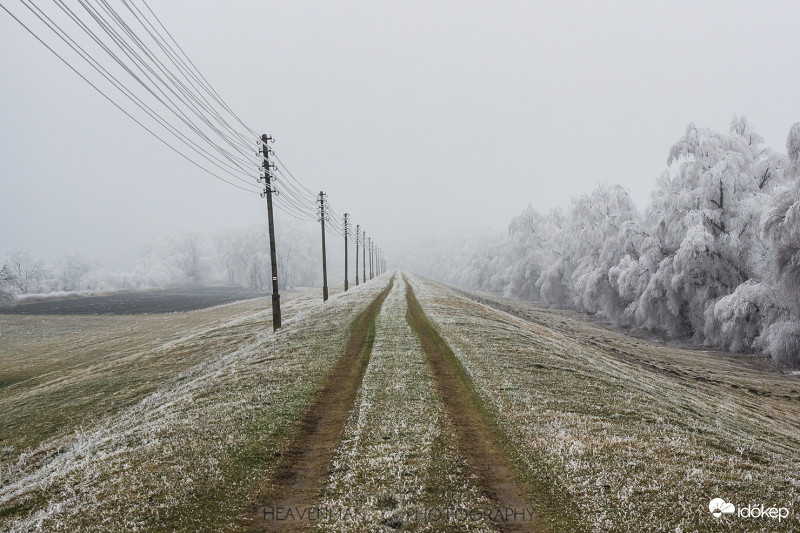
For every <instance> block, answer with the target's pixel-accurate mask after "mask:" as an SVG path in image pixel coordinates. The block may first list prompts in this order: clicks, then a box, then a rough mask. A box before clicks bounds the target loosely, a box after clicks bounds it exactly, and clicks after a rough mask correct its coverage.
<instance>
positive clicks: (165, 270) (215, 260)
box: [0, 220, 321, 305]
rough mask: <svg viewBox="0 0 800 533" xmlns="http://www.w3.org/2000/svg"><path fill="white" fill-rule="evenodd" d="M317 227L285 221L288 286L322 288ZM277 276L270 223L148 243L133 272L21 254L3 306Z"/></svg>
mask: <svg viewBox="0 0 800 533" xmlns="http://www.w3.org/2000/svg"><path fill="white" fill-rule="evenodd" d="M315 229H316V227H315V226H314V225H313V224H311V225H308V224H306V225H302V224H299V223H293V222H292V221H291V220H287V221H281V224H280V225H279V228H278V231H277V235H276V239H277V241H278V247H277V248H278V270H279V276H280V278H279V279H280V280H281V288H292V287H296V286H309V285H314V284H317V283H318V281H319V278H320V274H319V270H320V268H319V264H320V263H321V259H320V257H321V252H320V248H319V243H318V242H317V241H318V239H319V236H318V235H317V233H316V232H315V231H314V230H315ZM271 278H272V273H271V267H270V259H269V238H268V236H267V228H266V223H265V224H262V225H258V226H252V227H246V228H239V229H230V230H226V231H223V232H220V233H217V234H214V235H200V234H197V233H192V232H181V233H177V234H175V235H173V236H171V237H169V238H166V239H163V240H161V241H159V242H156V243H153V244H149V245H147V246H145V247H144V248H143V250H142V252H141V255H140V259H139V262H138V265H137V266H136V268H134V269H133V270H131V271H130V272H110V271H107V270H105V269H103V268H100V267H98V266H97V265H96V264H95V263H93V262H92V261H91V260H90V259H88V258H86V257H85V256H83V255H81V254H80V253H78V252H67V253H65V254H64V255H62V256H61V258H60V259H59V260H58V261H56V262H54V263H53V264H45V263H44V262H43V261H40V260H37V259H35V258H33V257H31V254H30V253H29V252H27V251H25V250H13V251H11V252H8V253H7V254H6V255H5V257H4V258H3V259H2V263H0V305H2V304H4V305H10V304H12V303H13V302H14V301H15V300H16V299H18V298H20V297H25V296H27V295H32V294H44V293H47V294H52V293H54V292H78V291H108V290H118V289H143V288H153V287H170V286H180V285H240V286H242V287H247V288H249V289H253V290H256V291H269V290H270V288H271Z"/></svg>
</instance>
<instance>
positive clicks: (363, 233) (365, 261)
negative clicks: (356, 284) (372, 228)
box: [361, 231, 367, 283]
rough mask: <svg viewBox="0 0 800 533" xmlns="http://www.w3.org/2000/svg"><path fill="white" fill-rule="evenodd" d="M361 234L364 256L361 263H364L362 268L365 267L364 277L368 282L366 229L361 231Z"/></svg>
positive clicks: (362, 253)
mask: <svg viewBox="0 0 800 533" xmlns="http://www.w3.org/2000/svg"><path fill="white" fill-rule="evenodd" d="M361 236H362V237H363V238H362V239H361V255H362V256H363V257H362V258H361V263H362V264H361V268H362V269H363V272H362V277H363V279H364V283H366V282H367V232H366V231H363V232H361Z"/></svg>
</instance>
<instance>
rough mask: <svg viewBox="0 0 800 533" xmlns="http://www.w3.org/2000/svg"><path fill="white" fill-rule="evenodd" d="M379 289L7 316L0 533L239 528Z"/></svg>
mask: <svg viewBox="0 0 800 533" xmlns="http://www.w3.org/2000/svg"><path fill="white" fill-rule="evenodd" d="M385 281H386V280H385V278H381V279H378V280H376V281H374V282H372V283H368V284H362V285H360V286H359V287H357V288H354V289H352V290H351V291H348V292H347V293H345V294H337V295H334V296H333V297H331V299H330V300H329V301H328V302H327V303H326V304H322V302H321V301H320V298H318V295H317V294H316V293H315V294H313V295H305V296H302V295H301V296H298V297H297V298H294V299H287V300H286V301H285V305H284V306H283V310H284V328H283V329H281V330H280V331H279V332H278V333H277V334H273V333H272V331H271V329H272V328H271V318H270V312H269V310H268V306H269V301H268V299H262V300H251V301H247V302H239V303H235V304H230V305H227V306H220V307H217V308H214V309H207V310H202V311H195V312H192V313H185V314H174V315H166V316H165V315H159V316H136V317H85V316H84V317H47V318H44V317H33V316H31V317H3V318H2V328H3V329H2V333H3V336H2V337H0V343H2V344H0V346H2V351H1V352H0V360H1V361H2V366H1V367H0V368H3V372H5V369H6V368H11V369H12V371H15V372H17V376H18V377H20V378H21V379H15V382H14V383H13V384H9V385H7V386H4V387H3V388H2V389H0V431H2V438H3V442H2V443H0V444H1V445H2V448H0V452H1V453H2V464H1V465H0V469H1V470H2V480H1V481H0V530H2V531H165V530H169V531H220V530H230V529H235V528H237V527H242V526H245V525H246V523H244V522H243V520H244V518H243V517H247V516H249V513H248V511H247V506H248V505H251V504H252V503H253V501H252V496H253V494H254V493H255V492H256V491H257V490H258V488H259V487H260V485H261V484H262V483H263V481H264V479H263V477H264V475H265V472H266V471H267V470H268V468H269V465H270V463H271V461H272V458H273V454H274V453H275V451H276V450H278V448H279V446H280V445H281V443H282V437H284V436H285V435H286V434H287V431H289V429H290V428H291V426H292V423H293V422H294V421H295V420H297V418H298V417H299V414H300V413H302V411H303V409H304V408H305V406H306V405H307V404H308V402H309V400H310V398H311V397H312V396H313V394H314V393H315V391H316V390H317V388H318V387H319V385H320V383H321V381H322V379H323V377H324V375H325V374H326V372H327V371H328V370H329V368H330V367H331V365H332V364H333V362H334V361H335V360H336V359H337V358H338V356H339V355H340V354H341V351H342V349H343V346H344V343H345V342H346V340H347V337H348V328H349V325H350V323H351V321H352V319H353V318H354V317H355V316H356V315H357V314H358V313H359V312H360V311H361V310H363V308H364V307H365V306H366V305H367V304H368V303H369V302H370V301H371V300H372V299H374V298H375V296H376V295H377V294H378V293H379V292H380V290H381V289H382V288H383V286H385Z"/></svg>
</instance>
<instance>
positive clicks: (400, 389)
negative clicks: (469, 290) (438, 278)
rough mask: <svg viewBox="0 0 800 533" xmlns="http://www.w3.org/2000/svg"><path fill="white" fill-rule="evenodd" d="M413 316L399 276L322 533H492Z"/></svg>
mask: <svg viewBox="0 0 800 533" xmlns="http://www.w3.org/2000/svg"><path fill="white" fill-rule="evenodd" d="M406 309H407V306H406V294H405V283H403V281H402V279H400V277H399V276H396V277H395V279H394V285H393V288H392V291H391V293H390V294H389V296H388V297H387V298H386V300H385V301H384V303H383V307H382V309H381V313H380V315H379V316H378V318H377V321H376V325H375V341H374V345H373V349H372V356H371V358H370V362H369V366H368V367H367V370H366V373H365V375H364V379H363V382H362V385H361V389H360V390H359V393H358V397H357V399H356V402H355V404H354V406H353V409H352V412H351V414H350V418H349V420H348V422H347V425H346V427H345V433H344V437H343V439H342V442H341V444H340V446H339V448H338V451H337V453H336V456H335V458H334V461H333V464H332V466H331V474H330V476H329V479H328V482H327V484H326V487H325V489H324V493H323V497H322V501H321V502H320V507H321V508H322V509H325V510H333V511H334V512H329V513H326V514H323V515H321V517H320V521H319V530H320V531H342V532H345V531H347V532H359V531H368V530H369V531H371V530H380V529H391V528H402V529H403V530H412V531H422V530H430V531H435V530H438V529H447V528H453V527H456V526H458V525H462V526H463V525H465V524H468V525H469V526H470V528H474V530H476V531H485V530H492V529H491V527H490V526H488V525H487V524H489V523H490V522H491V520H490V519H488V518H487V517H486V516H484V515H483V514H479V513H477V512H475V511H473V512H472V515H471V516H470V515H467V513H468V512H469V511H470V510H481V511H483V510H485V509H491V508H492V506H491V505H490V502H489V501H488V500H486V498H485V497H483V496H482V495H481V494H480V493H479V492H478V491H477V490H476V488H475V480H474V479H471V477H470V474H469V471H468V469H467V468H466V467H465V464H464V461H463V459H462V458H461V457H460V456H459V454H458V450H457V447H456V444H455V433H454V429H453V427H452V422H450V421H449V419H448V418H447V416H446V413H445V411H444V406H443V404H442V400H441V398H440V396H439V394H438V392H437V389H436V385H435V383H434V378H433V374H432V371H431V369H430V367H429V365H428V363H427V362H426V360H425V355H424V354H423V352H422V348H421V346H420V344H419V340H418V338H417V336H416V334H415V333H414V331H413V330H412V329H411V327H410V326H409V324H408V321H407V319H406Z"/></svg>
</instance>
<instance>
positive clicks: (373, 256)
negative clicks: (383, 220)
mask: <svg viewBox="0 0 800 533" xmlns="http://www.w3.org/2000/svg"><path fill="white" fill-rule="evenodd" d="M327 196H328V195H327V194H325V192H324V191H319V197H318V200H317V201H318V202H319V207H318V208H317V210H318V213H319V222H320V228H321V230H322V299H323V300H324V301H327V300H328V259H327V255H328V252H327V248H326V246H325V221H326V220H327V218H326V217H327V213H326V211H325V198H326V197H327ZM342 229H343V232H342V233H344V290H345V291H346V290H347V289H348V288H349V284H348V280H347V271H348V267H347V252H348V248H349V242H350V215H349V214H348V213H345V214H344V215H342ZM359 238H360V242H361V243H362V248H363V252H362V255H363V280H364V281H365V282H366V281H367V250H369V279H372V278H373V277H376V276H380V275H381V274H383V273H384V272H385V271H386V259H385V257H384V255H383V250H382V249H381V248H380V247H379V246H377V245H376V244H375V243H374V242H372V238H371V237H367V232H366V231H361V225H360V224H359V225H356V233H355V243H356V285H358V245H359Z"/></svg>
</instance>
